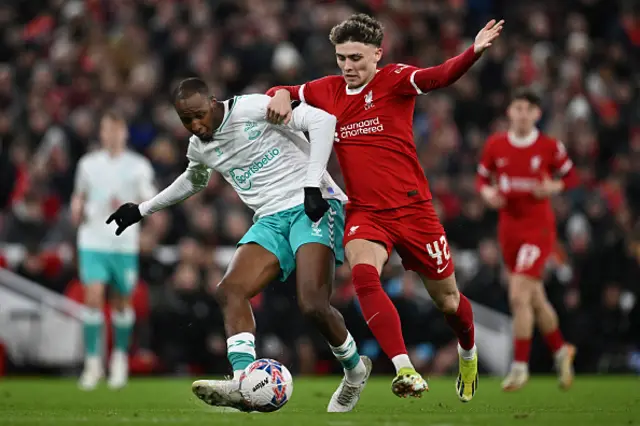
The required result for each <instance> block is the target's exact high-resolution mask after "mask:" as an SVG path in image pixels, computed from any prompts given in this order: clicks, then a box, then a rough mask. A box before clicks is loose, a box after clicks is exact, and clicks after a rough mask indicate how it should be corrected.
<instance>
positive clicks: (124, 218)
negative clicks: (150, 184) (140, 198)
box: [107, 203, 142, 235]
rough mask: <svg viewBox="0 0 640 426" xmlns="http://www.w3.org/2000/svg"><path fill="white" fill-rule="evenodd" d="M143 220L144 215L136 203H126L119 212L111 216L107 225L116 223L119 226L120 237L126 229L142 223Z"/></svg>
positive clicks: (117, 232) (117, 231) (117, 233)
mask: <svg viewBox="0 0 640 426" xmlns="http://www.w3.org/2000/svg"><path fill="white" fill-rule="evenodd" d="M141 220H142V215H141V214H140V209H139V208H138V205H137V204H134V203H126V204H123V205H121V206H120V207H118V210H116V211H115V212H113V213H112V214H111V216H109V219H107V225H108V224H110V223H111V222H113V221H115V222H116V225H118V229H116V235H120V234H122V232H123V231H124V230H125V229H127V228H128V227H130V226H131V225H133V224H135V223H138V222H140V221H141Z"/></svg>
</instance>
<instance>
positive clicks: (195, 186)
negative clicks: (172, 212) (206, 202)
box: [107, 164, 211, 235]
mask: <svg viewBox="0 0 640 426" xmlns="http://www.w3.org/2000/svg"><path fill="white" fill-rule="evenodd" d="M210 176H211V170H210V169H208V168H207V167H205V166H202V165H199V164H197V165H189V168H187V170H186V171H185V172H184V173H182V174H181V175H180V176H178V178H177V179H176V180H174V181H173V183H172V184H171V185H169V186H168V187H166V188H165V189H164V190H163V191H161V192H160V193H159V194H157V195H156V196H155V197H153V198H151V199H150V200H148V201H145V202H143V203H141V204H140V205H138V204H135V203H126V204H123V205H121V206H120V207H119V208H118V210H116V211H115V212H114V213H112V214H111V216H109V218H108V219H107V224H110V223H111V222H115V223H116V225H118V228H117V229H116V235H120V234H122V232H123V231H124V230H125V229H127V228H128V227H129V226H131V225H133V224H136V223H138V222H140V220H142V218H143V217H144V216H148V215H150V214H152V213H154V212H157V211H158V210H162V209H164V208H167V207H169V206H172V205H174V204H176V203H179V202H181V201H183V200H185V199H187V198H189V197H191V196H192V195H193V194H195V193H197V192H199V191H202V190H203V189H204V188H206V187H207V184H208V183H209V178H210Z"/></svg>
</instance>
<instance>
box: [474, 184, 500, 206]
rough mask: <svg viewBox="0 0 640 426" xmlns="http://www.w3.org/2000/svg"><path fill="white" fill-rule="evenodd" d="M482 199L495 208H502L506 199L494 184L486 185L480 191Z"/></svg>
mask: <svg viewBox="0 0 640 426" xmlns="http://www.w3.org/2000/svg"><path fill="white" fill-rule="evenodd" d="M480 194H481V195H482V199H483V200H484V202H485V203H487V205H488V206H489V207H491V208H493V209H501V208H503V207H504V205H505V200H504V197H503V196H502V195H500V192H499V191H498V189H497V188H495V187H493V186H485V187H483V188H482V190H481V191H480Z"/></svg>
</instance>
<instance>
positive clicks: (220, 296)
mask: <svg viewBox="0 0 640 426" xmlns="http://www.w3.org/2000/svg"><path fill="white" fill-rule="evenodd" d="M241 288H242V286H241V285H240V284H239V283H237V282H234V280H233V279H232V278H231V279H230V278H226V277H225V278H222V280H221V281H220V282H219V283H218V285H217V286H216V289H215V292H214V297H215V299H216V302H218V305H220V307H225V306H227V305H228V304H229V303H233V301H234V300H238V299H244V298H245V297H244V295H243V294H242V292H241V291H239V289H241Z"/></svg>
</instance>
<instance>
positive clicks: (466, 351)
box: [388, 203, 478, 402]
mask: <svg viewBox="0 0 640 426" xmlns="http://www.w3.org/2000/svg"><path fill="white" fill-rule="evenodd" d="M388 226H389V227H390V229H393V232H394V233H395V234H396V235H397V238H396V240H397V244H396V249H397V250H398V254H399V255H400V257H401V258H402V264H403V265H404V267H405V268H406V269H407V270H410V271H415V272H417V273H418V275H419V276H420V278H421V280H422V282H423V284H424V286H425V288H426V289H427V291H428V292H429V295H430V296H431V298H432V299H433V301H434V303H435V304H436V306H437V307H438V309H440V311H442V313H443V314H444V316H445V319H446V321H447V323H448V324H449V327H451V329H452V330H453V332H454V334H455V335H456V337H457V338H458V353H459V368H460V374H459V375H458V378H457V381H456V392H457V394H458V398H459V399H460V400H461V401H462V402H467V401H470V400H471V399H472V398H473V396H474V395H475V391H476V389H477V387H478V355H477V351H476V346H475V329H474V325H473V310H472V308H471V303H470V302H469V300H468V299H467V298H466V297H465V296H464V295H463V294H462V293H460V291H459V290H458V286H457V283H456V278H455V274H454V269H455V268H454V264H453V258H452V257H451V252H450V250H449V243H448V241H447V237H446V235H445V234H444V230H443V229H442V225H440V222H439V219H438V216H437V214H436V212H435V210H434V208H433V206H432V205H431V203H420V204H416V205H414V206H411V207H410V208H408V209H407V213H406V214H403V215H402V217H401V218H400V219H399V220H394V221H392V222H391V223H389V224H388Z"/></svg>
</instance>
